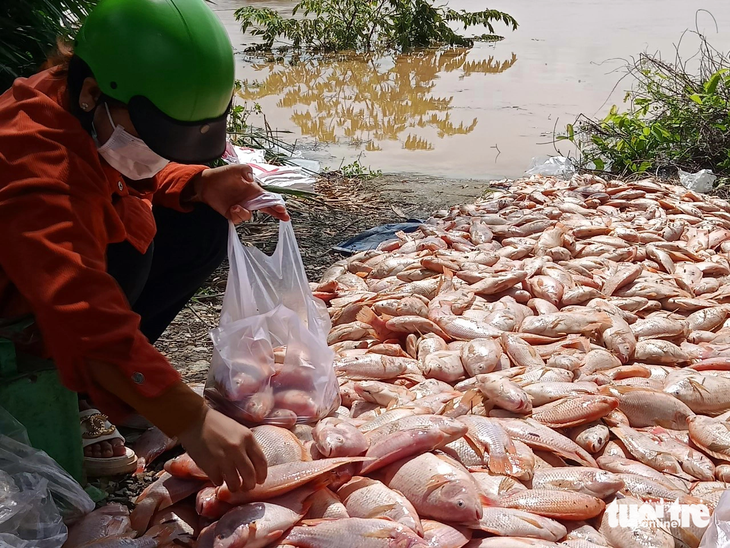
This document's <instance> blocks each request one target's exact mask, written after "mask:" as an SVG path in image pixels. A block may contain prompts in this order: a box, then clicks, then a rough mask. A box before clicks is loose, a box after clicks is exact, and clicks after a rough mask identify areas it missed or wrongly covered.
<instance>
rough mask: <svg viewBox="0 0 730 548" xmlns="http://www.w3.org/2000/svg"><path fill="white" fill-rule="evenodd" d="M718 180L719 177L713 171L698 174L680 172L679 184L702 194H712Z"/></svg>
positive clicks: (705, 170)
mask: <svg viewBox="0 0 730 548" xmlns="http://www.w3.org/2000/svg"><path fill="white" fill-rule="evenodd" d="M716 180H717V177H716V176H715V174H714V173H712V170H711V169H702V170H700V171H698V172H697V173H690V172H688V171H682V170H681V169H680V170H679V182H680V183H682V186H684V187H685V188H688V189H690V190H693V191H695V192H700V193H702V194H706V193H708V192H710V191H711V190H712V185H714V184H715V181H716Z"/></svg>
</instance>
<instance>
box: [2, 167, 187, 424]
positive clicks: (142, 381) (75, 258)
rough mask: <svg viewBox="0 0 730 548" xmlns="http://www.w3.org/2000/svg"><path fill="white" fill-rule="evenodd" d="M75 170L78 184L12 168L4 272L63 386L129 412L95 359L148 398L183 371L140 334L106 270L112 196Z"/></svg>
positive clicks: (114, 412) (5, 187)
mask: <svg viewBox="0 0 730 548" xmlns="http://www.w3.org/2000/svg"><path fill="white" fill-rule="evenodd" d="M0 159H1V158H0ZM48 160H50V158H48ZM6 165H8V164H6ZM11 165H12V164H11ZM43 165H54V164H48V162H44V163H43ZM54 167H56V166H55V165H54ZM74 167H78V166H74ZM56 169H61V170H63V169H64V166H60V168H58V167H56ZM48 171H52V170H48ZM71 171H72V172H73V173H75V174H76V176H77V177H76V179H75V180H74V181H72V182H71V183H66V182H62V181H61V180H59V179H56V178H54V177H53V176H46V175H44V172H43V171H42V170H38V169H32V168H31V169H27V167H19V168H18V169H12V168H11V169H9V170H8V171H6V174H8V172H9V173H10V175H9V177H8V178H9V179H10V180H5V181H0V182H2V183H4V184H2V185H0V268H2V269H3V270H4V271H5V273H6V274H7V276H8V278H9V279H10V281H11V282H12V283H13V284H14V285H15V286H16V287H17V289H18V291H19V292H20V293H21V294H22V295H23V296H24V297H25V299H27V301H28V302H29V304H30V306H31V308H32V310H33V312H34V314H35V317H36V321H37V323H38V326H39V328H40V331H41V334H42V336H43V340H44V344H45V346H46V348H47V349H48V351H49V352H50V354H51V355H52V356H53V359H54V361H55V363H56V366H57V368H58V370H59V373H60V376H61V379H62V381H63V383H64V384H65V385H66V386H67V387H69V388H70V389H72V390H74V391H76V392H85V393H87V394H89V395H90V396H91V397H92V399H93V400H94V402H95V403H98V404H100V405H101V404H102V402H105V404H104V406H103V409H104V411H105V412H107V413H108V414H110V415H111V416H122V415H124V414H126V412H128V410H129V407H128V406H127V405H125V404H124V403H123V401H122V400H121V399H120V398H118V397H117V396H116V395H115V394H113V393H110V392H109V391H108V390H104V389H103V388H101V386H99V384H98V383H96V382H94V379H93V376H92V375H91V374H90V371H89V367H90V365H89V363H90V362H93V361H97V362H104V363H108V364H112V365H114V366H116V367H117V368H118V369H119V371H121V373H122V374H123V375H124V376H125V377H126V378H127V379H129V380H131V381H132V384H133V385H134V389H135V390H136V391H137V392H138V393H139V394H140V395H141V396H144V397H148V398H154V397H157V396H159V395H160V394H162V393H163V392H164V391H166V390H167V389H169V388H170V387H171V386H173V385H174V384H175V383H177V382H178V381H179V374H178V373H177V372H176V371H175V370H174V369H173V368H172V367H171V366H170V364H169V363H168V362H167V360H166V359H165V358H164V356H162V355H161V354H160V353H159V352H158V351H157V350H155V348H154V347H153V346H152V345H151V344H150V343H149V342H148V341H147V339H146V338H145V337H144V335H143V334H142V333H141V332H140V330H139V321H140V318H139V316H138V315H136V314H135V313H134V312H132V310H131V309H130V307H129V305H128V303H127V300H126V298H125V296H124V294H123V292H122V290H121V289H120V288H119V286H118V285H117V283H116V281H115V280H114V278H112V277H111V276H110V275H109V274H108V273H107V272H106V259H105V253H106V244H107V241H106V240H107V237H106V234H107V228H108V226H107V225H108V224H109V223H113V222H114V220H113V219H114V214H113V211H112V210H111V208H112V207H113V206H112V204H111V200H110V199H109V197H107V196H105V195H104V191H103V188H102V187H100V186H98V185H97V184H96V183H94V182H93V178H92V175H93V174H94V172H93V171H91V170H87V171H89V172H90V173H89V172H84V170H83V169H73V170H71ZM61 173H62V171H61ZM10 177H12V178H10Z"/></svg>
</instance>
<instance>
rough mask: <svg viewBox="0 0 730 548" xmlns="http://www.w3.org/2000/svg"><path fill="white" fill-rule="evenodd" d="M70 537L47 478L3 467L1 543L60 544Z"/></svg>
mask: <svg viewBox="0 0 730 548" xmlns="http://www.w3.org/2000/svg"><path fill="white" fill-rule="evenodd" d="M67 537H68V529H67V527H66V525H65V524H64V522H63V519H62V518H61V514H60V513H59V511H58V508H57V507H56V504H55V503H54V502H53V498H52V496H51V493H50V491H49V482H48V480H47V479H45V478H44V477H41V476H39V475H38V474H32V473H28V472H21V473H18V474H13V475H11V474H9V473H7V472H4V471H0V547H2V548H4V547H12V548H58V547H59V546H61V545H63V543H64V542H65V541H66V538H67Z"/></svg>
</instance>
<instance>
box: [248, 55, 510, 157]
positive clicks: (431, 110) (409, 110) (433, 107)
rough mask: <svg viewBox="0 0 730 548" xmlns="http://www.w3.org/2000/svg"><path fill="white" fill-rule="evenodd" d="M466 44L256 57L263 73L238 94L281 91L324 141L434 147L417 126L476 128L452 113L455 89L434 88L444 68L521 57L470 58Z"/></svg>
mask: <svg viewBox="0 0 730 548" xmlns="http://www.w3.org/2000/svg"><path fill="white" fill-rule="evenodd" d="M469 51H470V50H467V49H462V48H458V49H451V50H447V51H423V52H418V53H412V54H410V55H399V56H397V57H395V58H393V57H386V58H379V59H375V58H368V57H362V56H360V57H352V56H350V57H339V58H337V59H334V60H329V61H313V60H307V61H306V62H301V63H296V62H294V63H289V64H287V65H286V66H285V65H284V64H282V63H259V64H254V65H253V66H252V67H251V68H252V69H253V70H255V71H256V72H260V73H264V74H265V77H263V78H262V79H261V80H257V81H244V83H243V86H242V88H241V92H240V95H241V98H243V99H245V100H247V101H258V100H261V99H263V98H265V97H270V96H274V97H279V100H278V102H277V106H278V107H279V108H285V109H288V110H291V111H292V115H291V121H292V122H293V123H294V124H296V126H297V127H299V129H300V131H301V133H302V135H306V136H310V137H314V138H315V139H317V140H318V141H320V142H323V143H341V142H346V143H347V144H351V145H353V146H361V145H363V144H364V145H365V150H368V151H377V150H381V147H380V143H382V142H383V141H387V140H396V141H398V140H399V141H400V142H401V143H402V146H403V148H404V149H407V150H433V148H434V146H433V143H431V142H430V141H429V140H428V139H427V138H426V137H424V136H423V135H422V134H420V135H419V134H418V132H419V129H423V128H430V129H432V130H435V133H436V136H437V137H438V138H439V139H443V138H445V137H449V136H452V135H466V134H468V133H471V132H472V131H473V130H474V128H475V127H476V125H477V118H473V120H471V121H470V122H464V121H459V122H458V123H457V121H455V120H453V117H452V113H451V108H452V101H453V98H454V97H453V96H448V97H443V96H438V95H435V94H434V88H435V87H436V81H437V80H438V78H439V74H441V73H453V72H457V71H458V73H459V79H464V78H468V77H470V76H473V75H475V74H498V73H501V72H504V71H506V70H507V69H509V68H510V67H512V66H513V65H514V64H515V63H516V62H517V56H516V55H515V54H514V53H513V54H512V57H511V58H509V59H505V60H499V59H495V58H494V57H489V58H487V59H481V60H469V59H468V56H469Z"/></svg>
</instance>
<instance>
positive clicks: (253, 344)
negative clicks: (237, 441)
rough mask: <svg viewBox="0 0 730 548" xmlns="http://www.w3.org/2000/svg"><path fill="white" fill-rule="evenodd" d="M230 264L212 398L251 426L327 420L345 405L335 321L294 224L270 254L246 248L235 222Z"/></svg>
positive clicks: (215, 335)
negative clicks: (307, 266) (314, 284)
mask: <svg viewBox="0 0 730 548" xmlns="http://www.w3.org/2000/svg"><path fill="white" fill-rule="evenodd" d="M267 194H268V193H267ZM277 198H278V201H277ZM277 203H283V202H282V201H281V197H279V196H276V195H274V197H272V196H271V195H268V196H267V195H262V196H261V197H259V198H258V199H257V200H256V201H255V202H254V203H248V204H244V207H246V208H247V209H252V210H253V209H262V208H264V207H270V206H272V205H276V204H277ZM228 260H229V263H230V271H229V273H228V283H227V285H226V293H225V296H224V298H223V308H222V313H221V319H220V325H219V327H218V328H216V329H214V330H212V331H211V338H212V340H213V346H214V351H213V359H212V361H211V367H210V371H209V375H208V381H207V383H206V388H205V397H206V399H207V400H208V402H209V403H210V405H211V406H212V407H213V408H215V409H218V410H219V411H221V412H223V413H225V414H226V415H228V416H230V417H232V418H234V419H236V420H238V421H239V422H242V423H244V424H261V423H264V424H275V425H278V426H293V425H294V424H295V423H297V422H300V423H302V422H315V421H317V420H319V419H320V418H322V417H324V416H326V415H327V414H329V413H330V411H331V410H333V409H336V408H337V407H338V406H339V402H340V398H339V388H338V384H337V379H336V377H335V374H334V369H333V367H332V362H333V358H334V354H333V352H332V350H331V349H330V348H329V346H328V345H327V334H328V333H329V330H330V327H331V322H330V319H329V314H328V313H327V310H326V308H325V306H324V304H323V303H322V302H320V301H318V300H317V299H315V298H314V297H313V296H312V292H311V289H310V287H309V283H308V281H307V276H306V273H305V271H304V265H303V264H302V259H301V256H300V254H299V248H298V246H297V243H296V238H295V237H294V230H293V228H292V225H291V223H290V222H281V223H280V224H279V241H278V244H277V247H276V250H275V251H274V253H273V254H272V255H271V256H267V255H266V254H264V253H263V252H262V251H260V250H258V249H256V248H254V247H244V246H243V244H241V242H240V240H239V237H238V234H237V232H236V228H235V226H234V225H233V224H231V226H230V232H229V237H228Z"/></svg>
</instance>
